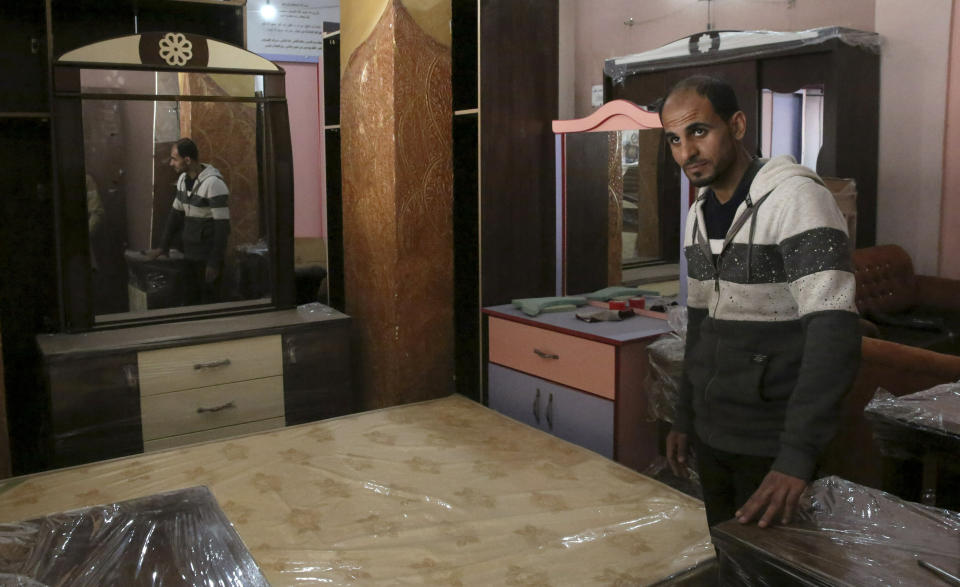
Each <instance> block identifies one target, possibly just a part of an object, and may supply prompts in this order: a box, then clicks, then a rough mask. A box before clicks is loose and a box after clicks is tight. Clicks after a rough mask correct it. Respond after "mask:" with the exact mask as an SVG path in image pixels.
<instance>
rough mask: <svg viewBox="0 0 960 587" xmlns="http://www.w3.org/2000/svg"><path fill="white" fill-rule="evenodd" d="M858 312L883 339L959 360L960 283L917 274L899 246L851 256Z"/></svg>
mask: <svg viewBox="0 0 960 587" xmlns="http://www.w3.org/2000/svg"><path fill="white" fill-rule="evenodd" d="M853 268H854V275H855V276H856V280H857V300H856V301H857V308H858V309H859V310H860V314H861V315H862V316H863V318H864V319H865V320H868V321H869V322H870V323H871V324H872V326H874V327H875V329H876V334H877V336H878V337H879V338H882V339H884V340H889V341H893V342H899V343H902V344H905V345H910V346H914V347H919V348H924V349H928V350H932V351H937V352H943V353H951V354H955V355H960V281H958V280H954V279H945V278H942V277H933V276H928V275H916V274H915V273H914V271H913V263H912V262H911V260H910V255H908V254H907V252H906V251H904V250H903V249H902V248H901V247H899V246H897V245H880V246H875V247H867V248H863V249H857V250H855V251H853Z"/></svg>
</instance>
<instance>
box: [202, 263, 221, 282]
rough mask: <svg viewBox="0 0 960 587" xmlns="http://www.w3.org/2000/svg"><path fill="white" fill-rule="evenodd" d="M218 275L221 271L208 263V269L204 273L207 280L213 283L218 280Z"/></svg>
mask: <svg viewBox="0 0 960 587" xmlns="http://www.w3.org/2000/svg"><path fill="white" fill-rule="evenodd" d="M217 275H220V272H219V271H218V270H217V268H216V267H211V266H209V265H207V271H206V273H205V274H204V278H205V279H206V280H207V283H213V282H214V281H216V280H217Z"/></svg>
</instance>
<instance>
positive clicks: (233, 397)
mask: <svg viewBox="0 0 960 587" xmlns="http://www.w3.org/2000/svg"><path fill="white" fill-rule="evenodd" d="M140 410H141V413H142V428H143V440H144V441H148V440H155V439H157V438H164V437H167V436H176V435H180V434H189V433H192V432H199V431H202V430H210V429H212V428H221V427H224V426H233V425H236V424H242V423H244V422H255V421H258V420H266V419H268V418H279V417H282V416H283V377H282V376H276V377H265V378H263V379H252V380H250V381H241V382H237V383H228V384H225V385H214V386H210V387H201V388H199V389H188V390H186V391H175V392H171V393H162V394H157V395H151V396H147V397H144V398H142V399H141V400H140Z"/></svg>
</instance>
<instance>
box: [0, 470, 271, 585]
mask: <svg viewBox="0 0 960 587" xmlns="http://www.w3.org/2000/svg"><path fill="white" fill-rule="evenodd" d="M0 585H23V586H31V587H32V586H45V585H50V586H52V585H70V586H72V587H85V586H90V587H100V586H102V585H151V586H154V587H162V586H164V585H170V586H178V587H179V586H180V585H205V586H207V587H256V586H260V585H262V586H266V585H267V582H266V579H264V577H263V575H262V574H261V573H260V570H259V569H258V568H257V565H256V563H254V561H253V557H251V556H250V553H249V551H247V549H246V547H245V546H244V545H243V542H242V541H241V540H240V537H239V536H238V535H237V533H236V532H235V531H234V529H233V527H232V526H231V525H230V522H228V521H227V518H226V517H225V516H224V514H223V512H222V511H221V510H220V508H219V507H218V506H217V502H216V500H215V499H214V498H213V495H211V493H210V491H209V490H208V489H207V488H205V487H193V488H189V489H182V490H179V491H172V492H168V493H163V494H159V495H152V496H148V497H143V498H139V499H133V500H129V501H124V502H120V503H114V504H109V505H101V506H92V507H87V508H84V509H78V510H73V511H68V512H63V513H57V514H50V515H47V516H45V517H42V518H36V519H33V520H27V521H22V522H17V523H8V524H0Z"/></svg>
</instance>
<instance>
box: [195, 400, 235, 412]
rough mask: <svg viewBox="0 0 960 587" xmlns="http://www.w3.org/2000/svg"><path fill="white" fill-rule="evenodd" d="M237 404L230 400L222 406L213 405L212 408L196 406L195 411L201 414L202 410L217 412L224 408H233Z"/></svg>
mask: <svg viewBox="0 0 960 587" xmlns="http://www.w3.org/2000/svg"><path fill="white" fill-rule="evenodd" d="M235 407H237V405H236V404H235V403H233V402H232V401H229V402H227V403H225V404H223V405H222V406H214V407H212V408H197V413H198V414H202V413H204V412H219V411H221V410H226V409H227V408H235Z"/></svg>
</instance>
